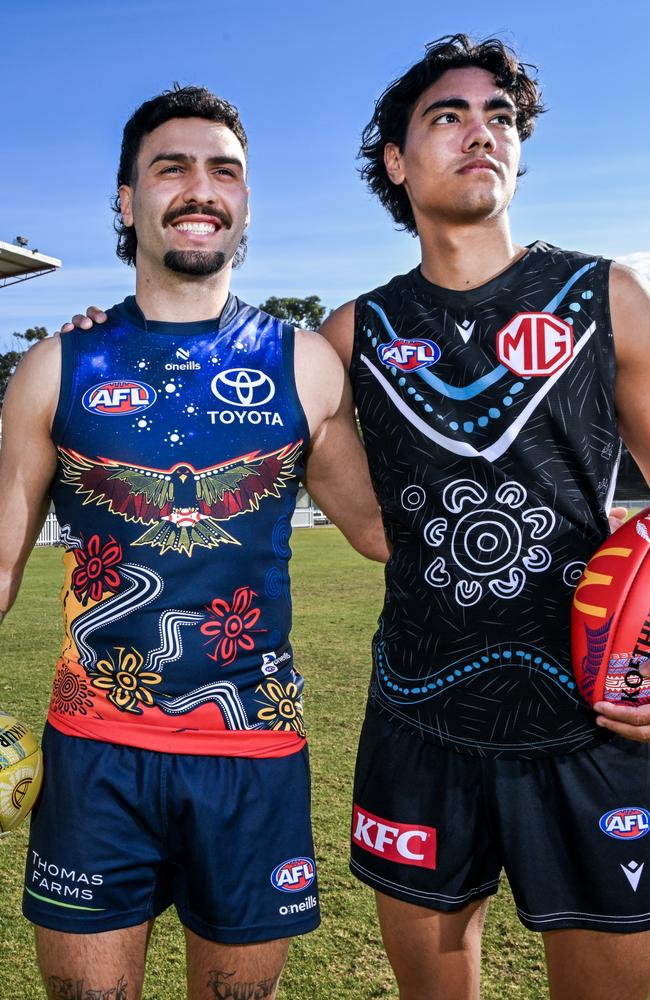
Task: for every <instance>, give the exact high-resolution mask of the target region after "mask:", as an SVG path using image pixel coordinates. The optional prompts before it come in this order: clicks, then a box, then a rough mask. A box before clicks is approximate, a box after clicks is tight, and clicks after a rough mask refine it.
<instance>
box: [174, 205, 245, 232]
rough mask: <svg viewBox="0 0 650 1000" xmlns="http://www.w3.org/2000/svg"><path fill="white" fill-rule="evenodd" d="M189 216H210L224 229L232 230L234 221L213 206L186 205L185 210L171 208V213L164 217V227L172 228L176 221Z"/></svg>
mask: <svg viewBox="0 0 650 1000" xmlns="http://www.w3.org/2000/svg"><path fill="white" fill-rule="evenodd" d="M188 215H209V216H211V217H212V218H213V219H217V220H218V221H219V222H220V223H221V225H222V226H223V227H224V229H230V227H231V226H232V219H231V217H230V216H229V215H228V213H227V212H224V211H223V209H221V208H215V207H214V206H213V205H186V206H185V208H170V210H169V212H166V213H165V215H163V220H162V222H163V226H171V225H173V224H174V222H176V219H182V218H185V216H188Z"/></svg>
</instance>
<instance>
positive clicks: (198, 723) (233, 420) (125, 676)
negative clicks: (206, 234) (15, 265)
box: [49, 296, 308, 757]
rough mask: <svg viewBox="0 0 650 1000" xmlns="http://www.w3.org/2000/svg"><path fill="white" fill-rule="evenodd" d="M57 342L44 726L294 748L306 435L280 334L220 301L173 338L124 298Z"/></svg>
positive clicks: (246, 747) (219, 747)
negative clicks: (54, 530) (59, 575)
mask: <svg viewBox="0 0 650 1000" xmlns="http://www.w3.org/2000/svg"><path fill="white" fill-rule="evenodd" d="M61 340H62V352H63V370H62V381H61V394H60V399H59V405H58V410H57V413H56V417H55V421H54V428H53V438H54V442H55V444H56V445H57V448H58V456H59V462H58V470H57V475H56V480H55V483H54V486H53V499H54V503H55V507H56V514H57V518H58V520H59V523H60V525H61V527H62V535H63V539H64V541H65V546H66V551H65V556H64V562H65V571H66V572H65V583H64V587H63V591H62V599H63V615H64V620H65V642H64V645H63V651H62V654H61V658H60V660H59V662H58V665H57V672H56V677H55V681H54V690H53V694H52V701H51V706H50V714H49V719H50V722H51V723H52V724H53V725H54V726H55V727H56V728H57V729H59V730H61V731H62V732H65V733H69V734H71V735H74V736H86V737H92V738H94V739H100V740H109V741H111V742H114V743H124V744H128V745H132V746H139V747H145V748H148V749H152V750H165V751H166V750H170V751H175V752H181V753H195V754H225V755H235V756H266V757H270V756H279V755H282V754H286V753H292V752H294V751H296V750H297V749H299V748H300V746H302V744H303V742H304V727H303V720H302V702H301V691H302V678H301V677H300V675H299V674H298V673H297V672H296V670H295V669H294V664H293V656H292V651H291V646H290V644H289V630H290V627H291V597H290V591H289V575H288V570H287V564H288V561H289V557H290V555H291V550H290V548H289V538H290V535H291V515H292V513H293V509H294V506H295V499H296V493H297V490H298V484H299V479H300V477H301V475H302V472H303V456H304V450H305V444H306V441H307V437H308V429H307V424H306V419H305V415H304V412H303V410H302V407H301V405H300V402H299V400H298V396H297V392H296V387H295V381H294V368H293V364H294V350H293V347H294V331H293V328H292V327H290V326H286V325H283V324H282V323H281V322H280V321H279V320H276V319H274V318H272V317H271V316H268V315H266V314H265V313H262V312H260V311H259V310H257V309H253V308H251V307H250V306H247V305H244V304H243V303H240V302H239V301H238V300H237V299H236V298H235V297H233V296H231V297H230V299H229V300H228V302H227V304H226V307H225V309H224V312H223V314H222V316H221V318H220V320H211V321H206V322H199V323H187V324H181V323H159V322H148V321H146V320H145V318H144V316H143V315H142V313H141V311H140V309H139V308H138V306H137V304H136V302H135V299H133V298H129V299H127V300H126V301H125V302H123V303H122V304H120V305H118V306H115V307H114V308H113V309H111V310H110V312H109V320H108V322H107V323H106V324H105V325H103V326H97V327H95V328H93V330H92V331H91V332H89V333H86V332H79V331H74V332H73V333H70V334H66V335H65V336H63V337H62V338H61Z"/></svg>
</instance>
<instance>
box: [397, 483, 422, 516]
mask: <svg viewBox="0 0 650 1000" xmlns="http://www.w3.org/2000/svg"><path fill="white" fill-rule="evenodd" d="M426 498H427V495H426V493H425V492H424V490H423V489H422V487H421V486H417V485H415V484H412V485H411V486H405V487H404V489H403V490H402V496H401V501H402V507H403V508H404V510H419V509H420V507H421V506H422V504H423V503H424V501H425V500H426Z"/></svg>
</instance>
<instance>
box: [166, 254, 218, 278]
mask: <svg viewBox="0 0 650 1000" xmlns="http://www.w3.org/2000/svg"><path fill="white" fill-rule="evenodd" d="M226 259H227V258H226V254H225V253H224V252H223V250H168V251H167V253H166V254H165V256H164V258H163V263H164V265H165V267H167V268H168V269H169V270H170V271H174V272H175V273H176V274H187V275H190V276H192V277H197V278H200V277H206V276H207V275H210V274H218V273H219V271H221V270H222V268H223V267H224V265H225V263H226Z"/></svg>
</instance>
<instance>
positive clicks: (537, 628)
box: [322, 35, 650, 1000]
mask: <svg viewBox="0 0 650 1000" xmlns="http://www.w3.org/2000/svg"><path fill="white" fill-rule="evenodd" d="M528 69H530V67H528V68H527V67H526V66H524V65H522V63H521V62H520V61H519V60H518V59H517V57H516V56H515V54H514V53H513V52H512V51H511V50H509V49H508V48H507V47H506V46H504V45H503V43H502V42H500V41H499V40H495V39H492V40H489V41H486V42H484V43H481V44H474V43H472V42H471V40H470V39H468V38H467V37H466V36H465V35H456V36H453V37H449V38H444V39H440V40H439V41H438V42H434V43H433V44H432V45H430V46H428V48H427V52H426V55H425V57H424V58H423V59H422V60H421V61H420V62H418V63H417V64H416V65H414V66H413V67H411V69H409V70H408V72H406V73H405V74H404V76H402V77H401V78H400V79H398V80H396V81H395V82H394V83H393V84H391V85H390V86H389V87H388V89H387V90H386V91H385V92H384V94H382V96H381V97H380V98H379V101H378V102H377V105H376V108H375V112H374V115H373V117H372V120H371V122H370V123H369V125H368V127H367V128H366V130H365V132H364V137H363V146H362V149H361V155H362V158H363V159H364V166H363V174H364V176H365V179H366V181H367V182H368V185H369V187H370V189H371V190H372V191H373V192H374V193H375V194H376V195H378V197H379V199H380V200H381V202H382V204H383V205H384V206H385V207H386V209H387V210H388V212H389V214H390V215H391V216H392V218H393V220H394V221H395V223H396V224H397V225H398V226H400V227H402V228H405V229H406V230H407V231H408V232H410V233H412V234H413V235H417V237H418V238H419V240H420V245H421V251H422V262H421V265H420V266H418V267H416V268H415V269H414V270H413V271H411V272H410V273H408V274H405V275H399V276H397V277H395V278H393V279H392V280H391V281H390V282H388V284H386V285H384V286H382V287H381V288H376V289H375V290H374V291H372V292H369V293H367V294H365V295H362V296H360V297H359V298H358V299H357V300H356V303H355V302H351V303H348V304H347V305H346V306H343V307H342V308H341V309H340V310H338V311H337V312H336V313H334V314H333V315H332V316H331V317H330V318H329V319H328V320H327V321H326V323H325V325H324V327H323V330H322V332H323V333H324V334H325V335H326V336H327V337H328V339H329V340H330V342H331V343H332V344H333V345H334V346H335V347H336V349H337V351H338V352H339V354H340V356H341V358H342V359H343V361H344V363H345V365H346V367H348V368H349V371H350V376H351V379H352V384H353V389H354V396H355V402H356V405H357V407H358V413H359V419H360V422H361V427H362V430H363V436H364V442H365V445H366V449H367V453H368V459H369V463H370V470H371V475H372V479H373V482H374V485H375V490H376V493H377V496H378V498H379V501H380V504H381V506H382V509H383V512H384V518H385V523H386V528H387V533H388V535H389V537H390V540H391V542H392V545H393V551H392V555H391V559H390V561H389V563H388V567H387V573H386V582H387V591H386V600H385V604H384V609H383V612H382V615H381V618H380V623H379V630H378V632H377V634H376V636H375V642H374V656H373V675H372V680H371V685H370V697H369V702H368V709H367V715H366V720H365V724H364V729H363V733H362V736H361V743H360V749H359V757H358V762H357V773H356V780H355V805H354V817H353V824H352V870H353V872H354V873H355V874H356V875H357V877H358V878H360V879H361V880H362V881H363V882H366V883H367V884H368V885H370V886H372V887H373V888H374V889H375V890H376V895H377V904H378V910H379V917H380V922H381V927H382V933H383V938H384V943H385V945H386V949H387V952H388V955H389V958H390V960H391V963H392V965H393V968H394V970H395V974H396V976H397V980H398V983H399V989H400V1000H451V998H453V1000H476V998H478V996H479V980H480V949H481V933H482V926H483V921H484V918H485V912H486V902H487V897H489V896H490V895H491V894H493V893H494V892H496V890H497V886H498V881H499V875H500V871H501V868H502V867H504V868H505V870H506V872H507V875H508V878H509V881H510V885H511V887H512V890H513V894H514V897H515V901H516V904H517V908H518V914H519V917H520V919H521V920H522V921H523V923H524V924H525V925H526V926H527V927H529V928H530V929H532V930H536V931H542V932H543V935H544V946H545V950H546V956H547V962H548V971H549V981H550V989H551V996H552V998H553V1000H612V998H613V997H619V996H620V997H625V998H626V1000H647V997H648V991H649V989H650V933H649V930H648V928H650V912H648V881H647V880H648V878H650V836H647V834H648V832H649V831H650V825H649V824H648V819H649V818H650V813H649V812H648V809H649V807H650V758H649V751H650V746H649V744H648V741H649V740H650V707H649V706H645V708H638V709H636V710H635V709H630V708H625V707H622V706H615V705H609V706H608V705H598V706H596V708H597V709H598V711H599V714H596V712H594V711H592V710H591V709H590V708H589V707H588V706H587V705H586V704H585V703H584V702H583V701H582V699H581V698H580V696H579V693H578V691H577V688H576V684H575V682H574V679H573V676H572V671H571V660H570V643H569V618H570V606H571V600H572V595H573V590H574V588H575V585H576V583H577V580H578V578H579V576H580V573H581V570H582V568H583V567H584V565H585V563H586V561H587V560H588V559H589V557H590V555H591V554H592V553H593V551H594V550H595V549H596V547H597V546H598V545H599V543H600V542H602V541H603V539H604V538H605V537H606V535H607V533H608V525H607V508H608V505H609V504H610V503H611V499H612V495H613V489H614V484H615V478H616V468H617V464H618V456H619V451H620V439H619V431H620V433H621V435H622V436H623V438H624V440H625V441H626V443H627V445H628V447H629V448H630V450H631V452H632V453H633V455H634V456H635V458H636V459H637V461H638V463H639V464H640V466H641V468H642V470H643V471H644V473H645V475H646V478H648V477H650V403H649V397H648V392H647V385H648V381H649V377H650V368H649V362H648V359H649V358H650V298H649V296H648V290H647V288H646V287H644V285H643V282H642V281H641V279H639V277H638V276H636V275H635V274H634V273H633V272H631V271H629V270H627V269H625V268H622V267H620V266H617V265H612V264H611V262H610V261H606V260H603V259H601V258H596V257H590V256H586V255H584V254H581V253H576V252H573V251H564V250H560V249H558V248H557V247H554V246H550V245H548V244H546V243H543V242H535V243H533V244H531V245H530V246H517V245H516V244H515V243H514V242H513V240H512V238H511V234H510V228H509V221H508V206H509V204H510V201H511V200H512V197H513V195H514V193H515V189H516V184H517V176H518V172H519V164H520V151H521V143H522V141H523V140H525V139H527V138H528V137H529V135H530V134H531V132H532V130H533V126H534V123H535V119H536V117H537V116H538V115H539V113H540V112H541V110H542V107H541V102H540V94H539V90H538V87H537V84H536V82H535V80H534V79H533V78H532V77H531V75H530V74H529V72H528ZM614 734H616V735H614ZM620 737H625V738H624V739H621V738H620ZM628 808H629V811H630V813H631V814H633V815H632V819H633V820H634V823H633V826H632V827H631V830H630V831H629V835H628V832H626V833H624V834H620V833H619V831H618V830H617V831H613V832H612V831H611V830H609V828H607V827H606V824H604V823H603V822H601V820H604V818H605V817H607V816H608V814H609V813H610V812H611V811H613V810H614V811H617V810H622V811H623V812H625V810H626V809H628ZM632 835H633V837H634V839H633V840H632V839H631V837H632ZM622 935H625V937H624V938H623V937H622Z"/></svg>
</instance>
